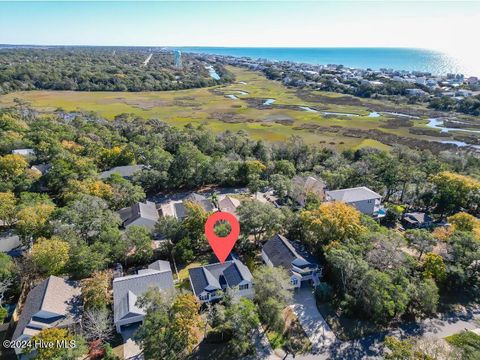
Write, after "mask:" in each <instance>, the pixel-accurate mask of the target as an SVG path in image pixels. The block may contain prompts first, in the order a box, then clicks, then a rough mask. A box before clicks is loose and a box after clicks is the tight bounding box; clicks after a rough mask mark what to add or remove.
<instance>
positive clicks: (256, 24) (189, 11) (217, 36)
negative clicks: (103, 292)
mask: <svg viewBox="0 0 480 360" xmlns="http://www.w3.org/2000/svg"><path fill="white" fill-rule="evenodd" d="M478 24H480V2H420V3H419V2H416V3H413V2H393V1H383V2H359V1H356V2H339V1H335V2H326V1H325V2H321V1H295V2H291V1H268V2H260V1H243V2H236V1H223V2H220V1H217V2H206V1H205V2H204V1H195V2H186V1H161V2H112V1H110V2H73V1H71V2H0V43H7V44H76V45H139V46H140V45H157V46H162V45H164V46H299V47H308V46H310V47H321V46H333V47H335V46H339V47H349V46H392V47H419V48H430V49H434V50H440V51H445V52H458V51H463V52H465V51H470V52H472V51H478V50H476V49H472V48H473V45H474V44H473V42H472V40H469V38H470V39H472V38H473V36H474V34H477V33H478V30H477V27H478ZM477 47H478V46H477Z"/></svg>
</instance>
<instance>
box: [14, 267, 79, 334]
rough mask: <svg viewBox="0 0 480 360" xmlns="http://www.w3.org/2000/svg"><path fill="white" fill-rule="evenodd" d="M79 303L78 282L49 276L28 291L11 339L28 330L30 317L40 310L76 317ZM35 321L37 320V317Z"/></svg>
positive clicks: (65, 316)
mask: <svg viewBox="0 0 480 360" xmlns="http://www.w3.org/2000/svg"><path fill="white" fill-rule="evenodd" d="M79 303H80V287H79V286H78V283H76V282H73V281H67V280H65V279H62V278H60V277H57V276H50V277H49V278H47V279H46V280H44V281H43V282H42V283H41V284H39V285H38V286H35V287H34V288H33V289H32V290H31V291H30V292H29V293H28V295H27V299H26V301H25V304H24V306H23V309H22V313H21V315H20V319H19V321H18V324H17V327H16V329H15V332H14V333H13V337H12V339H18V337H20V336H21V335H22V334H23V333H24V331H27V332H28V329H29V324H30V323H31V322H32V317H33V316H34V315H35V314H36V313H38V312H39V311H40V310H44V311H48V312H51V313H55V314H58V315H60V316H61V317H62V318H71V319H75V318H77V317H78V306H79ZM36 321H37V322H39V320H38V319H37V320H36ZM40 322H41V321H40ZM49 325H50V326H51V325H52V324H49ZM50 326H47V327H50ZM35 330H36V329H35Z"/></svg>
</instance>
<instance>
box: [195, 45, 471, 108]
mask: <svg viewBox="0 0 480 360" xmlns="http://www.w3.org/2000/svg"><path fill="white" fill-rule="evenodd" d="M196 55H197V56H198V57H199V58H200V59H203V60H205V61H208V62H211V63H218V62H220V63H224V64H229V65H233V66H241V67H245V68H248V69H250V70H254V71H262V72H264V73H266V75H267V76H269V77H271V78H274V79H279V80H281V81H282V83H283V84H285V85H291V86H296V87H309V88H312V89H317V90H330V89H331V88H332V87H333V88H334V89H335V90H334V91H335V92H342V93H347V94H348V93H352V91H355V90H357V89H356V88H358V87H367V88H373V91H372V90H371V91H370V92H375V90H381V89H382V88H383V87H388V86H389V84H390V83H391V82H395V83H400V84H402V86H401V88H400V89H398V93H397V94H395V93H392V94H389V95H404V96H409V97H418V98H425V97H447V98H451V99H453V100H455V101H457V102H458V101H462V100H464V99H465V98H468V97H471V96H477V95H480V80H479V78H478V77H477V76H468V77H467V76H464V75H463V74H453V73H451V74H445V75H433V74H432V73H429V72H421V71H407V70H398V69H386V68H380V69H378V70H374V69H357V68H351V67H348V66H344V65H341V64H338V65H336V64H326V65H315V64H306V63H296V62H290V61H272V60H268V59H252V58H246V57H234V56H221V55H203V54H196ZM363 91H365V92H367V89H363ZM355 94H356V95H359V94H358V92H355ZM475 115H478V113H476V114H475Z"/></svg>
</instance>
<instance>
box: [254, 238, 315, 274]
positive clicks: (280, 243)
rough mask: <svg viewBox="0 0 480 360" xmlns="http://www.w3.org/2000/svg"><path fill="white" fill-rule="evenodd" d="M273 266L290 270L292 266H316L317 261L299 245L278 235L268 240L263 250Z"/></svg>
mask: <svg viewBox="0 0 480 360" xmlns="http://www.w3.org/2000/svg"><path fill="white" fill-rule="evenodd" d="M262 250H263V252H264V253H265V254H266V255H267V256H268V258H269V260H270V261H271V262H272V265H273V266H281V267H284V268H285V269H288V270H290V269H291V268H292V264H294V265H295V266H297V267H305V266H309V265H311V264H316V263H317V261H316V259H315V258H314V257H313V255H311V254H310V253H309V252H308V251H307V250H306V249H304V248H302V246H301V245H300V244H299V243H295V242H291V241H290V240H288V239H287V238H286V237H285V236H282V235H280V234H276V235H275V236H274V237H273V238H271V239H270V240H268V241H267V242H266V243H265V244H264V245H263V248H262Z"/></svg>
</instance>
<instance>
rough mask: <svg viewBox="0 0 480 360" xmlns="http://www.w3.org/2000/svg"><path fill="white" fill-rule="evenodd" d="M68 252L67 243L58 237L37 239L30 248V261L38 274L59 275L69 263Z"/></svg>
mask: <svg viewBox="0 0 480 360" xmlns="http://www.w3.org/2000/svg"><path fill="white" fill-rule="evenodd" d="M69 251H70V245H69V243H68V242H66V241H63V240H62V239H60V238H59V237H56V236H54V237H52V238H50V239H46V238H39V239H38V240H37V241H36V243H35V244H33V246H32V250H31V252H30V259H31V260H32V263H33V265H34V266H35V268H36V269H37V271H38V272H39V273H41V274H45V275H47V276H48V275H59V274H62V273H63V271H64V269H65V267H66V265H67V263H68V261H69Z"/></svg>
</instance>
